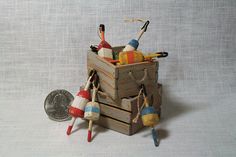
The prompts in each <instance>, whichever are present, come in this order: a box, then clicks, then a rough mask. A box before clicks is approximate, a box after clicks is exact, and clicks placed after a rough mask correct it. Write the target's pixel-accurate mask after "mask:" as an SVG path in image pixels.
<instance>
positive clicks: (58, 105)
mask: <svg viewBox="0 0 236 157" xmlns="http://www.w3.org/2000/svg"><path fill="white" fill-rule="evenodd" d="M73 100H74V97H73V95H72V94H71V93H70V92H68V91H66V90H64V89H59V90H54V91H52V92H51V93H49V94H48V96H47V97H46V99H45V101H44V109H45V112H46V114H47V115H48V117H49V118H50V119H52V120H54V121H66V120H70V119H71V116H70V115H69V113H68V108H69V106H70V105H71V103H72V101H73Z"/></svg>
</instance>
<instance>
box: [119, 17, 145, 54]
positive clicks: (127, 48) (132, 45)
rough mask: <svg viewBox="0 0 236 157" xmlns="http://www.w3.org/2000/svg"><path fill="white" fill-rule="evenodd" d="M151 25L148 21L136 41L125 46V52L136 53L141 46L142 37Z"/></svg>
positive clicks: (132, 40)
mask: <svg viewBox="0 0 236 157" xmlns="http://www.w3.org/2000/svg"><path fill="white" fill-rule="evenodd" d="M148 25H149V21H146V22H145V24H144V25H143V27H142V28H141V30H140V31H139V33H138V36H137V38H136V39H131V40H130V42H129V43H128V44H127V45H126V46H125V48H124V49H123V51H125V52H127V51H135V50H137V48H138V45H139V39H140V38H141V37H142V35H143V33H144V32H146V30H147V27H148Z"/></svg>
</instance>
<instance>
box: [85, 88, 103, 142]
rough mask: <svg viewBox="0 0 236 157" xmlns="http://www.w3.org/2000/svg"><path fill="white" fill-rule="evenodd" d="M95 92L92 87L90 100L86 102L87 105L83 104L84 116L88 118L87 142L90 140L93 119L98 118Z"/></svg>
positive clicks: (98, 111) (98, 110)
mask: <svg viewBox="0 0 236 157" xmlns="http://www.w3.org/2000/svg"><path fill="white" fill-rule="evenodd" d="M96 92H97V89H96V88H95V87H94V88H93V95H92V101H91V102H88V103H87V105H86V106H85V112H84V118H85V119H87V120H89V128H88V142H91V137H92V125H93V121H96V120H98V119H99V117H100V107H99V103H97V102H95V96H96Z"/></svg>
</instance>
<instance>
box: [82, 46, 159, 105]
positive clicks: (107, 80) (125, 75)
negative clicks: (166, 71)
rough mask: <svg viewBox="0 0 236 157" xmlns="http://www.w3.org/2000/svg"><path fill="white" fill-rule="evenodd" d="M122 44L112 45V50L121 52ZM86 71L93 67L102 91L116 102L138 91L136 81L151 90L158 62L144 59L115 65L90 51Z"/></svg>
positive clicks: (155, 80) (156, 75) (155, 78)
mask: <svg viewBox="0 0 236 157" xmlns="http://www.w3.org/2000/svg"><path fill="white" fill-rule="evenodd" d="M123 48H124V46H120V47H114V48H113V51H114V52H117V53H118V52H121V51H122V49H123ZM87 67H88V71H90V70H91V69H94V70H96V71H97V74H98V75H99V78H100V85H101V86H100V87H101V89H102V91H104V92H105V93H107V94H109V96H110V97H111V98H112V99H113V100H114V101H116V102H120V101H121V99H122V98H128V97H130V96H135V95H137V94H138V92H139V87H138V85H137V83H136V82H142V83H143V84H144V85H145V87H146V89H147V92H148V93H151V92H153V90H154V86H155V84H156V83H157V80H158V62H157V61H153V62H149V61H144V62H140V63H134V64H127V65H117V66H115V65H114V64H112V63H110V62H108V61H107V60H105V59H103V58H102V57H100V56H98V55H97V54H95V53H94V52H92V51H88V56H87Z"/></svg>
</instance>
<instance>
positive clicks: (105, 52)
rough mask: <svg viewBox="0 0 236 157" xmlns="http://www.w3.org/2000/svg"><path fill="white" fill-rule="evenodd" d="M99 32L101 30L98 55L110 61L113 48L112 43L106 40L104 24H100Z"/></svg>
mask: <svg viewBox="0 0 236 157" xmlns="http://www.w3.org/2000/svg"><path fill="white" fill-rule="evenodd" d="M99 32H100V37H101V42H100V44H99V45H98V48H97V50H98V55H99V56H100V57H103V58H104V59H106V60H108V61H112V60H113V50H112V47H111V45H110V44H109V43H108V42H107V41H105V26H104V25H103V24H100V26H99Z"/></svg>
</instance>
